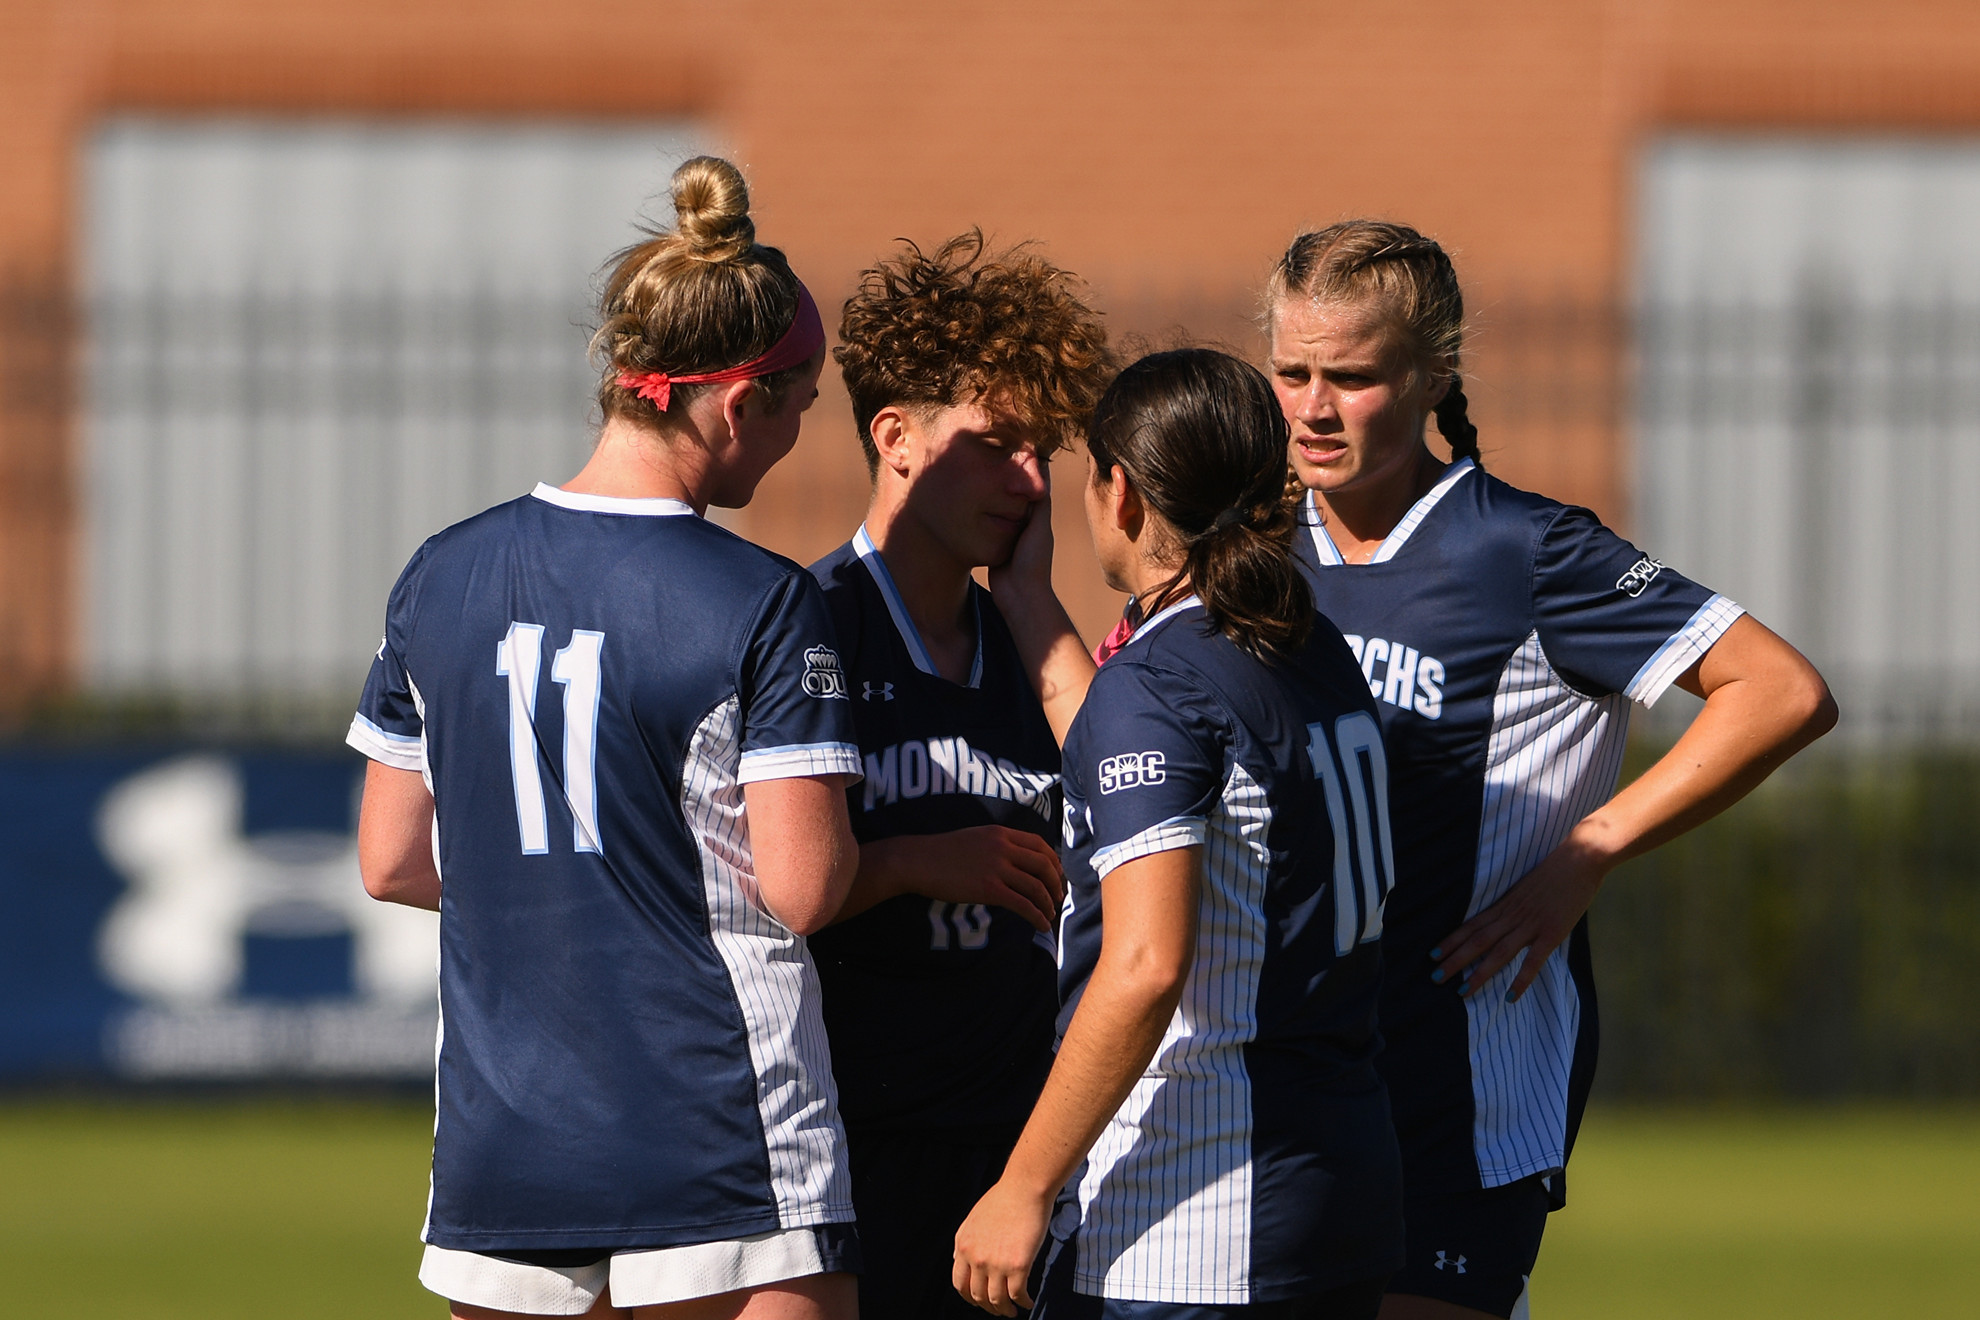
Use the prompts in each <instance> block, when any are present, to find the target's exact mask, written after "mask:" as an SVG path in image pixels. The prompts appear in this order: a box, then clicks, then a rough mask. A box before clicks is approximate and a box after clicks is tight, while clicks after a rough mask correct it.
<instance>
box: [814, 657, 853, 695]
mask: <svg viewBox="0 0 1980 1320" xmlns="http://www.w3.org/2000/svg"><path fill="white" fill-rule="evenodd" d="M804 690H805V693H806V694H807V695H808V696H813V697H819V698H823V699H825V700H828V701H829V700H831V699H833V698H835V697H836V698H837V699H838V700H840V701H849V700H851V698H850V697H848V696H847V695H846V671H845V670H843V669H841V668H840V667H839V653H838V652H837V651H834V650H833V649H832V648H831V647H829V646H814V647H812V648H811V649H810V650H809V651H806V652H805V653H804Z"/></svg>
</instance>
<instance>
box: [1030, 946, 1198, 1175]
mask: <svg viewBox="0 0 1980 1320" xmlns="http://www.w3.org/2000/svg"><path fill="white" fill-rule="evenodd" d="M1181 999H1182V983H1181V981H1180V980H1177V981H1175V982H1173V983H1172V984H1170V983H1165V982H1164V981H1163V980H1161V979H1159V978H1157V979H1152V980H1151V979H1146V978H1132V977H1124V976H1117V975H1115V974H1114V973H1113V969H1110V968H1108V967H1106V965H1105V963H1104V961H1103V963H1102V965H1101V966H1100V967H1098V968H1095V969H1094V973H1093V979H1092V980H1091V981H1090V982H1089V983H1088V984H1087V987H1086V993H1085V994H1084V996H1082V997H1081V999H1080V1003H1079V1009H1078V1011H1077V1012H1075V1013H1074V1014H1073V1020H1072V1022H1071V1023H1070V1024H1069V1025H1068V1026H1067V1028H1066V1037H1065V1039H1064V1040H1063V1041H1062V1042H1061V1043H1060V1045H1059V1052H1058V1055H1057V1057H1056V1058H1055V1059H1053V1061H1052V1072H1051V1075H1050V1076H1049V1077H1047V1078H1046V1080H1045V1089H1044V1092H1043V1093H1042V1094H1041V1095H1040V1096H1039V1097H1038V1103H1037V1105H1036V1106H1034V1107H1033V1109H1032V1111H1031V1118H1030V1120H1029V1121H1028V1122H1026V1124H1025V1126H1024V1133H1023V1135H1022V1136H1021V1137H1019V1138H1018V1143H1017V1148H1016V1149H1015V1150H1013V1151H1012V1152H1011V1157H1010V1160H1009V1161H1008V1162H1007V1163H1006V1165H1005V1168H1004V1179H1005V1181H1007V1182H1010V1183H1012V1184H1013V1185H1014V1186H1015V1187H1017V1188H1018V1189H1020V1190H1022V1191H1024V1192H1026V1193H1028V1194H1029V1195H1032V1196H1034V1197H1042V1198H1050V1197H1053V1196H1056V1195H1057V1194H1058V1191H1059V1189H1060V1188H1061V1187H1063V1186H1065V1183H1066V1179H1068V1178H1070V1177H1071V1176H1072V1172H1073V1170H1074V1169H1076V1168H1078V1167H1079V1162H1080V1161H1081V1160H1083V1159H1085V1158H1086V1153H1087V1152H1088V1151H1089V1150H1091V1149H1092V1148H1093V1143H1094V1142H1095V1141H1097V1140H1099V1138H1100V1133H1101V1132H1102V1131H1104V1130H1105V1128H1106V1126H1107V1122H1108V1120H1109V1119H1111V1118H1112V1117H1113V1116H1114V1114H1115V1113H1116V1112H1117V1111H1118V1110H1119V1109H1120V1107H1121V1104H1122V1102H1123V1101H1125V1100H1126V1099H1127V1097H1128V1093H1129V1092H1130V1091H1132V1090H1133V1089H1134V1084H1135V1083H1136V1082H1137V1081H1139V1080H1141V1077H1142V1075H1143V1074H1144V1073H1145V1072H1146V1071H1147V1069H1148V1063H1149V1060H1151V1059H1153V1058H1154V1057H1155V1051H1156V1049H1157V1048H1158V1047H1159V1046H1160V1045H1161V1043H1162V1036H1163V1034H1164V1033H1165V1032H1166V1031H1167V1030H1168V1027H1169V1023H1170V1021H1171V1020H1172V1019H1173V1018H1174V1016H1175V1011H1176V1005H1177V1003H1178V1002H1180V1000H1181Z"/></svg>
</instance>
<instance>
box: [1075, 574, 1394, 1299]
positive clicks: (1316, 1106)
mask: <svg viewBox="0 0 1980 1320" xmlns="http://www.w3.org/2000/svg"><path fill="white" fill-rule="evenodd" d="M1384 765H1385V762H1384V756H1383V750H1382V736H1381V730H1380V726H1379V725H1378V723H1377V721H1376V718H1375V712H1374V702H1373V701H1372V700H1370V698H1369V696H1368V689H1367V686H1366V685H1365V684H1364V683H1363V682H1362V681H1361V675H1360V673H1359V672H1358V671H1357V670H1356V669H1355V665H1354V658H1353V656H1352V655H1350V654H1349V652H1348V649H1347V646H1346V645H1345V644H1344V643H1343V642H1342V640H1341V637H1340V634H1339V633H1337V632H1335V631H1334V630H1333V629H1331V628H1329V627H1328V626H1327V625H1326V624H1325V623H1324V622H1322V623H1320V625H1319V626H1318V627H1316V628H1315V630H1314V635H1313V638H1312V640H1311V642H1310V643H1309V644H1308V646H1307V647H1306V648H1305V650H1304V651H1303V652H1302V653H1301V655H1300V656H1299V657H1297V658H1296V659H1294V660H1289V661H1285V662H1283V663H1279V664H1272V665H1268V664H1265V663H1263V662H1261V661H1259V660H1257V659H1255V658H1253V657H1252V656H1250V655H1248V654H1246V653H1245V652H1244V651H1242V650H1240V649H1239V648H1238V647H1237V646H1236V645H1234V644H1233V643H1231V642H1230V641H1229V640H1228V639H1226V638H1224V637H1223V636H1221V635H1220V634H1216V633H1214V632H1212V631H1211V630H1210V629H1209V627H1208V624H1207V622H1206V620H1205V616H1204V613H1203V609H1202V607H1201V605H1199V604H1198V603H1197V602H1196V601H1195V600H1194V598H1192V599H1190V600H1186V601H1183V602H1181V603H1179V604H1177V605H1174V606H1171V607H1170V608H1168V609H1165V610H1163V611H1162V612H1161V613H1159V614H1157V615H1155V616H1154V617H1153V618H1151V619H1149V620H1148V621H1147V622H1146V623H1144V624H1142V625H1141V627H1140V628H1139V629H1137V630H1136V632H1135V634H1134V636H1133V638H1132V639H1131V640H1130V641H1129V642H1128V643H1127V645H1125V646H1124V647H1122V648H1121V649H1120V650H1119V651H1118V652H1116V653H1115V654H1114V655H1112V656H1110V657H1109V658H1108V660H1107V662H1106V663H1105V664H1104V665H1102V666H1101V667H1100V671H1099V673H1098V674H1096V675H1095V676H1094V680H1093V686H1092V688H1091V689H1090V690H1089V691H1088V693H1087V696H1086V701H1085V704H1084V705H1083V706H1082V707H1081V709H1080V712H1079V715H1078V717H1077V718H1076V719H1075V720H1074V721H1073V726H1072V729H1071V731H1070V732H1069V733H1068V735H1067V738H1066V760H1065V792H1066V830H1065V851H1064V857H1065V865H1066V877H1067V880H1068V882H1069V884H1070V887H1071V900H1070V903H1069V906H1068V910H1067V913H1066V916H1065V919H1064V924H1063V927H1062V934H1061V939H1062V942H1063V950H1064V953H1063V969H1062V971H1061V980H1060V985H1061V990H1062V997H1063V998H1064V1000H1065V1008H1064V1009H1063V1010H1062V1014H1061V1023H1062V1029H1063V1024H1065V1023H1069V1022H1070V1021H1071V1017H1072V1014H1073V1012H1074V1011H1075V1010H1076V1009H1077V1007H1078V1004H1079V1000H1080V996H1081V994H1082V992H1083V990H1084V988H1085V986H1086V983H1087V978H1088V977H1089V976H1090V975H1091V974H1092V971H1093V968H1094V965H1095V964H1096V962H1097V961H1098V959H1099V955H1100V946H1101V931H1102V923H1103V922H1104V920H1105V913H1104V911H1103V910H1102V908H1101V902H1100V899H1101V882H1102V881H1103V880H1104V879H1105V878H1106V877H1107V876H1108V875H1109V874H1110V873H1111V872H1112V871H1113V870H1114V869H1115V868H1116V867H1118V866H1120V865H1122V864H1123V863H1125V862H1129V861H1132V860H1134V859H1136V858H1140V857H1146V856H1149V855H1152V854H1155V853H1160V852H1164V851H1169V850H1173V849H1177V848H1186V847H1192V846H1197V845H1200V846H1201V847H1202V849H1203V891H1202V896H1201V900H1200V904H1199V908H1198V913H1199V917H1198V923H1199V924H1198V929H1197V942H1196V959H1195V962H1194V964H1193V966H1192V967H1191V969H1190V973H1189V977H1188V980H1187V982H1186V983H1185V985H1184V987H1183V993H1182V1001H1181V1003H1180V1005H1179V1006H1178V1007H1177V1009H1176V1013H1175V1016H1174V1018H1173V1020H1172V1021H1171V1022H1170V1024H1169V1027H1168V1030H1167V1032H1166V1033H1165V1035H1164V1036H1163V1039H1162V1043H1161V1045H1160V1046H1159V1047H1158V1048H1157V1050H1156V1052H1155V1056H1154V1058H1153V1059H1152V1060H1151V1061H1150V1063H1149V1065H1148V1069H1147V1071H1146V1073H1145V1074H1144V1075H1143V1076H1142V1078H1141V1080H1140V1081H1138V1082H1136V1083H1135V1086H1134V1089H1133V1091H1132V1092H1130V1094H1129V1096H1128V1099H1127V1101H1126V1102H1125V1103H1124V1104H1123V1105H1122V1106H1121V1108H1120V1110H1119V1112H1117V1113H1116V1114H1115V1115H1114V1117H1113V1118H1112V1119H1111V1120H1110V1121H1109V1123H1108V1125H1107V1128H1106V1130H1105V1131H1104V1132H1103V1133H1102V1134H1101V1136H1100V1138H1099V1140H1098V1141H1097V1142H1096V1143H1095V1144H1094V1146H1093V1149H1092V1152H1091V1153H1090V1154H1089V1156H1088V1158H1087V1164H1086V1168H1085V1170H1084V1171H1083V1173H1082V1174H1081V1175H1080V1178H1079V1180H1078V1198H1079V1204H1080V1223H1079V1227H1078V1232H1079V1263H1078V1268H1077V1272H1076V1275H1075V1287H1076V1288H1077V1290H1078V1291H1080V1292H1082V1293H1089V1294H1094V1295H1099V1296H1103V1297H1114V1298H1125V1299H1133V1300H1141V1301H1159V1302H1178V1303H1194V1304H1200V1305H1244V1304H1248V1303H1254V1302H1270V1301H1276V1300H1282V1299H1285V1298H1291V1297H1300V1296H1305V1295H1308V1294H1311V1293H1314V1292H1318V1291H1321V1290H1324V1289H1326V1288H1330V1287H1333V1286H1336V1285H1339V1284H1344V1283H1348V1282H1352V1281H1354V1280H1357V1279H1364V1278H1367V1277H1370V1276H1373V1275H1382V1274H1385V1273H1387V1272H1388V1271H1389V1270H1391V1269H1393V1268H1394V1267H1395V1266H1396V1265H1397V1264H1399V1263H1400V1262H1401V1259H1402V1225H1401V1215H1402V1209H1401V1204H1402V1203H1401V1174H1400V1170H1399V1167H1398V1164H1397V1159H1396V1149H1395V1136H1394V1133H1393V1131H1392V1130H1391V1129H1390V1126H1389V1115H1388V1107H1387V1104H1386V1101H1385V1099H1384V1097H1383V1093H1382V1087H1381V1083H1380V1082H1379V1080H1378V1079H1377V1076H1376V1072H1375V1068H1374V1064H1373V1060H1374V1056H1375V1053H1376V1050H1377V1046H1378V1039H1377V1036H1376V1030H1375V1012H1376V995H1377V987H1378V984H1379V979H1380V963H1381V953H1380V940H1381V932H1382V920H1383V917H1382V910H1383V901H1384V898H1385V895H1386V894H1387V892H1388V889H1389V886H1390V876H1391V873H1392V872H1391V866H1390V854H1391V842H1390V831H1389V824H1388V812H1387V801H1386V798H1387V793H1388V780H1387V772H1386V770H1385V768H1384Z"/></svg>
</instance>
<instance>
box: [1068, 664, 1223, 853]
mask: <svg viewBox="0 0 1980 1320" xmlns="http://www.w3.org/2000/svg"><path fill="white" fill-rule="evenodd" d="M1080 721H1081V723H1082V724H1083V725H1084V727H1083V728H1082V729H1081V731H1080V732H1081V736H1080V737H1079V739H1078V740H1077V743H1076V747H1075V746H1074V745H1069V746H1068V747H1067V751H1068V753H1069V754H1071V753H1075V751H1076V754H1077V755H1078V756H1079V757H1080V758H1081V761H1082V764H1081V765H1080V767H1079V769H1080V782H1081V783H1083V784H1084V785H1085V786H1086V789H1087V793H1086V811H1087V813H1088V817H1089V825H1090V827H1091V829H1092V848H1093V852H1092V865H1093V871H1094V875H1095V877H1096V878H1098V879H1103V880H1104V879H1105V878H1106V877H1107V874H1108V873H1109V872H1110V871H1112V870H1113V869H1114V868H1115V867H1117V866H1120V865H1121V864H1122V863H1123V862H1129V861H1133V860H1134V859H1135V858H1137V857H1147V856H1149V855H1151V854H1154V853H1159V852H1168V851H1171V850H1173V849H1176V848H1187V847H1190V846H1192V845H1194V844H1200V843H1202V842H1203V836H1204V823H1205V821H1206V820H1207V819H1208V817H1209V814H1210V811H1211V809H1212V807H1213V806H1214V805H1215V804H1216V802H1217V800H1218V796H1219V794H1220V793H1221V791H1222V789H1223V785H1224V775H1225V763H1226V761H1227V759H1228V757H1227V753H1228V749H1229V747H1230V742H1231V738H1230V731H1229V719H1228V717H1227V716H1226V715H1225V714H1224V712H1223V711H1222V710H1221V709H1220V708H1219V707H1218V706H1217V704H1216V703H1215V702H1214V701H1213V700H1212V699H1211V698H1210V697H1209V695H1208V694H1207V693H1205V692H1204V691H1203V689H1202V688H1201V687H1198V686H1196V685H1194V684H1192V683H1191V682H1189V681H1188V680H1187V679H1186V678H1184V677H1183V676H1182V675H1179V674H1175V673H1172V672H1169V671H1166V670H1163V669H1159V668H1155V667H1153V666H1150V665H1145V664H1138V663H1135V662H1132V661H1123V660H1122V659H1121V658H1120V657H1118V656H1116V657H1114V658H1113V659H1111V660H1109V661H1108V662H1107V664H1105V665H1104V666H1102V667H1101V670H1100V672H1099V673H1098V674H1096V675H1095V676H1094V680H1093V687H1092V688H1091V689H1090V690H1089V691H1088V693H1087V696H1086V703H1085V705H1084V706H1083V707H1082V708H1081V709H1080ZM1069 741H1070V740H1069Z"/></svg>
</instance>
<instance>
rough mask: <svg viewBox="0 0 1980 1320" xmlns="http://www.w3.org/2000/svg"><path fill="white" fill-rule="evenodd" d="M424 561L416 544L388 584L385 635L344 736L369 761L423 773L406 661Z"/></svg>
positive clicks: (420, 722)
mask: <svg viewBox="0 0 1980 1320" xmlns="http://www.w3.org/2000/svg"><path fill="white" fill-rule="evenodd" d="M425 559H426V547H425V546H421V547H420V548H419V549H418V551H416V552H415V553H414V554H413V557H412V559H411V560H410V561H409V562H408V563H407V564H406V567H405V569H404V571H402V572H401V573H400V574H399V580H398V582H397V583H395V584H394V585H393V587H392V594H391V596H390V597H389V598H388V599H387V601H386V604H385V636H384V638H383V639H382V640H380V641H379V643H378V654H377V655H375V656H373V657H372V660H371V672H370V674H368V675H367V676H366V677H365V680H364V693H363V695H361V696H360V697H359V698H358V708H357V714H356V716H354V717H353V718H352V720H351V728H350V732H349V733H348V734H346V735H345V738H344V741H345V742H347V743H349V744H350V745H351V746H352V747H355V748H356V749H357V750H358V751H360V752H363V753H364V754H365V755H366V756H368V757H370V758H371V759H372V760H374V761H377V762H380V763H381V764H384V765H389V766H392V767H393V768H394V769H398V770H413V771H423V770H424V769H425V766H426V758H425V755H424V752H423V735H424V733H425V732H426V717H425V712H424V711H423V710H421V708H420V701H419V697H418V695H417V692H416V691H415V689H414V686H413V680H412V675H411V674H410V673H409V672H408V671H407V669H406V661H405V656H406V652H407V649H408V645H409V643H410V642H411V634H412V623H413V606H414V603H415V600H416V598H417V596H418V594H419V576H420V567H421V565H422V564H423V563H424V562H425ZM490 663H491V664H492V663H493V661H492V658H491V661H490Z"/></svg>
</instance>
